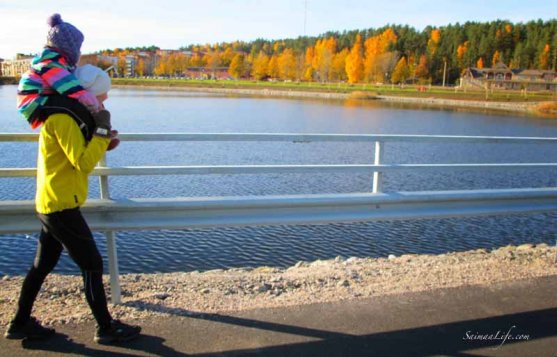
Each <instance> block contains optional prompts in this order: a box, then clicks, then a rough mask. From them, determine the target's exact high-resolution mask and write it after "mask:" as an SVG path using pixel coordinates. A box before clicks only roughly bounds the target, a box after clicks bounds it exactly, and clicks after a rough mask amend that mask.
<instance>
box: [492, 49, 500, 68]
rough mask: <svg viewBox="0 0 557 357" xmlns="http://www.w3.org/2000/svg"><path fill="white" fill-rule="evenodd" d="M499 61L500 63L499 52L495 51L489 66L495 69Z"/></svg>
mask: <svg viewBox="0 0 557 357" xmlns="http://www.w3.org/2000/svg"><path fill="white" fill-rule="evenodd" d="M500 61H501V52H499V51H495V53H494V54H493V59H492V60H491V66H492V67H495V65H496V64H497V63H499V62H500Z"/></svg>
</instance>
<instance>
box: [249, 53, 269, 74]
mask: <svg viewBox="0 0 557 357" xmlns="http://www.w3.org/2000/svg"><path fill="white" fill-rule="evenodd" d="M268 73H269V56H267V55H266V54H265V52H263V51H259V54H258V55H257V57H256V58H255V60H254V61H253V68H252V70H251V75H252V77H253V78H255V79H257V80H260V79H263V78H265V77H267V75H268Z"/></svg>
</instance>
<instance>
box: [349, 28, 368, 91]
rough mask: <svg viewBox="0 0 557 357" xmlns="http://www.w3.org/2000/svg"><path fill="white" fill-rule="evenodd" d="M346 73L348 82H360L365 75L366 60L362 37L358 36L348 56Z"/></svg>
mask: <svg viewBox="0 0 557 357" xmlns="http://www.w3.org/2000/svg"><path fill="white" fill-rule="evenodd" d="M345 69H346V75H347V77H348V83H358V82H360V81H361V80H362V78H363V75H364V60H363V56H362V37H361V36H360V34H358V35H357V36H356V42H355V43H354V46H352V49H351V50H350V53H349V54H348V56H346V67H345Z"/></svg>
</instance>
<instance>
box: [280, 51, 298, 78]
mask: <svg viewBox="0 0 557 357" xmlns="http://www.w3.org/2000/svg"><path fill="white" fill-rule="evenodd" d="M278 70H279V77H280V78H281V79H285V80H295V79H296V57H295V56H294V51H293V50H292V49H291V48H287V49H285V50H284V51H283V52H282V53H281V54H280V56H279V57H278Z"/></svg>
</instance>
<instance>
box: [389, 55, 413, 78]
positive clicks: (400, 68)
mask: <svg viewBox="0 0 557 357" xmlns="http://www.w3.org/2000/svg"><path fill="white" fill-rule="evenodd" d="M409 77H410V71H409V70H408V62H407V61H406V57H402V58H401V59H400V60H399V61H398V63H397V64H396V66H395V69H394V70H393V74H392V75H391V82H392V83H404V82H406V80H407V79H408V78H409Z"/></svg>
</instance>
